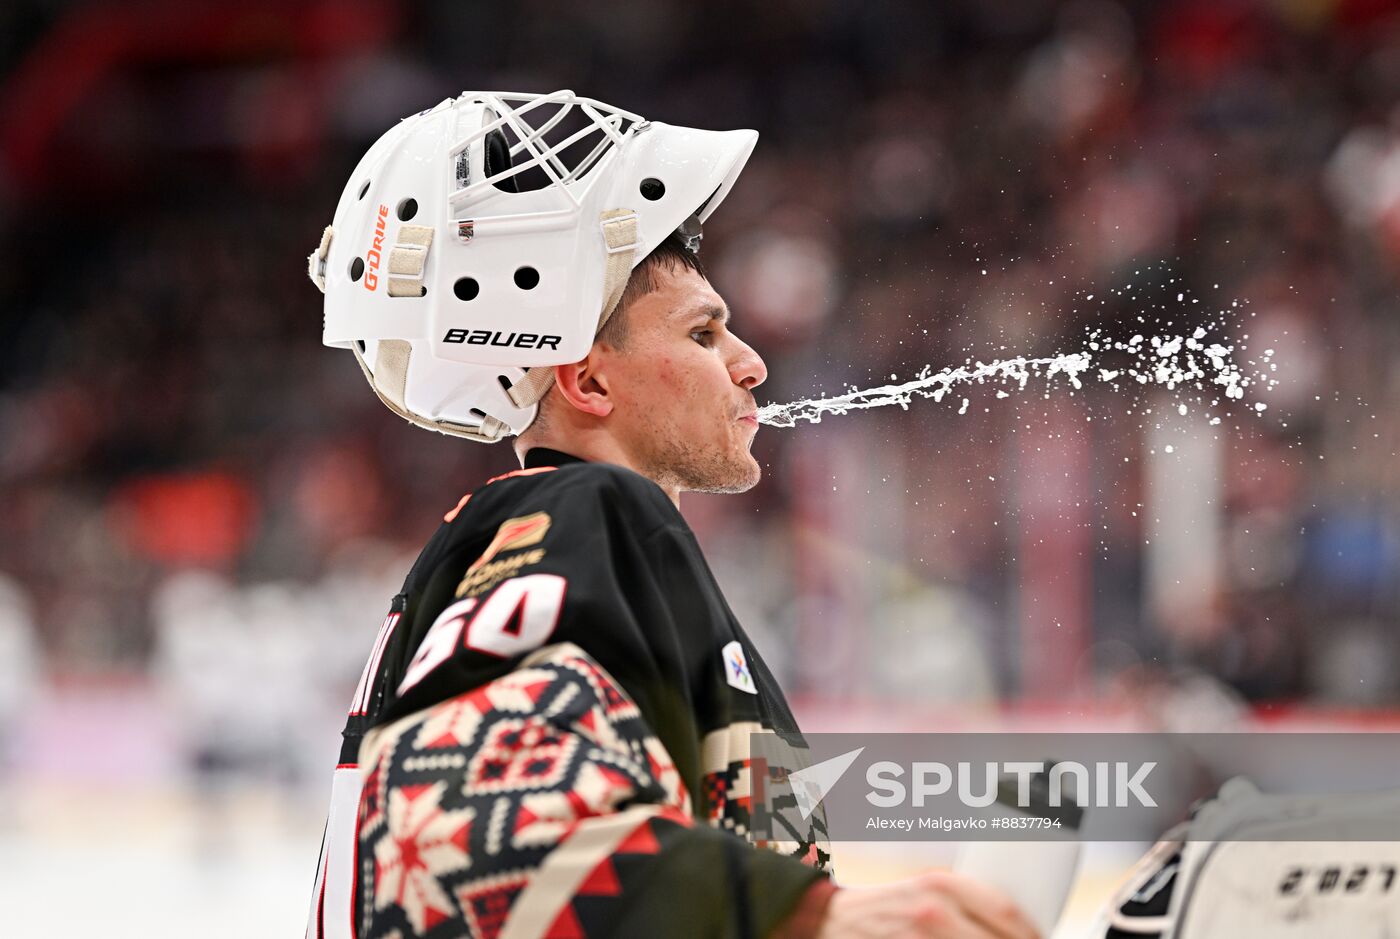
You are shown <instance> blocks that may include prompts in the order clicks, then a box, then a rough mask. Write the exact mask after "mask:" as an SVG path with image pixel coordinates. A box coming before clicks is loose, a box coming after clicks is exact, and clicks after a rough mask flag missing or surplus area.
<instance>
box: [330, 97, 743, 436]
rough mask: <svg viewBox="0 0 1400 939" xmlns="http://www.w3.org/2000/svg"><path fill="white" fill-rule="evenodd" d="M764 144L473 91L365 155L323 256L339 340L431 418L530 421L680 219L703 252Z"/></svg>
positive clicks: (377, 385) (464, 423)
mask: <svg viewBox="0 0 1400 939" xmlns="http://www.w3.org/2000/svg"><path fill="white" fill-rule="evenodd" d="M757 140H758V134H757V133H756V132H755V131H751V130H732V131H709V130H696V129H693V128H689V127H676V126H672V125H668V124H662V123H660V122H649V121H646V120H643V119H642V118H641V117H639V116H638V115H636V114H631V113H629V112H627V111H622V110H620V109H618V108H614V107H611V106H609V105H606V104H602V103H600V102H598V101H593V100H591V99H588V98H580V97H578V96H577V95H575V94H574V93H573V92H570V91H559V92H555V93H553V94H548V95H532V94H510V93H502V92H489V93H488V92H466V93H463V94H462V95H460V96H459V97H457V98H455V99H448V100H446V101H443V102H442V103H441V104H439V105H437V106H436V107H434V108H430V109H429V110H426V111H423V112H421V113H419V114H416V115H414V116H412V117H408V118H405V119H404V120H403V121H401V122H400V123H399V124H398V125H397V126H396V127H394V128H393V129H391V130H390V131H389V132H388V133H386V134H384V136H382V137H380V138H379V140H378V141H376V142H375V144H374V145H373V146H372V147H370V149H369V152H368V153H366V154H365V156H364V158H363V159H361V160H360V162H359V165H358V166H356V167H355V171H354V173H352V174H351V176H350V180H349V182H348V183H347V184H346V186H345V190H344V192H342V193H341V196H340V202H339V204H338V205H337V206H336V210H335V219H334V221H333V222H332V224H331V226H330V227H329V228H327V229H326V231H325V234H324V235H323V236H322V238H321V244H320V246H319V247H318V248H317V250H316V251H315V252H314V253H312V255H311V257H310V259H309V273H310V275H311V279H312V281H314V282H315V283H316V285H317V286H318V287H319V288H320V289H321V290H322V291H323V292H324V293H325V325H324V331H323V336H322V338H323V341H324V342H325V344H326V345H328V346H333V347H336V348H342V349H350V350H351V351H353V352H354V354H355V356H356V358H357V359H358V360H359V362H360V365H361V367H362V368H363V370H364V372H365V377H366V378H368V379H369V382H370V385H371V387H372V388H373V389H374V391H375V393H376V394H377V395H378V396H379V397H380V399H381V400H382V401H383V402H384V403H385V404H386V405H388V406H389V407H390V409H392V410H393V411H394V412H395V413H397V414H399V415H400V416H401V417H404V418H405V419H407V420H409V421H412V422H413V423H415V424H418V425H419V426H421V427H426V428H428V429H431V430H437V431H441V432H442V433H448V434H455V435H457V436H462V437H468V438H471V439H473V440H482V441H486V442H494V441H496V440H499V439H501V438H502V437H504V436H506V435H508V434H513V433H520V432H521V431H523V430H524V429H525V428H526V427H528V426H529V424H530V422H531V421H532V420H534V417H535V414H536V412H537V411H538V408H539V404H538V402H539V400H540V398H541V397H542V396H543V395H544V393H545V392H546V391H547V390H548V388H549V385H550V383H551V381H552V378H553V372H552V366H555V365H561V364H565V363H568V362H576V361H578V360H579V359H581V358H583V357H584V356H585V355H586V354H587V353H588V349H589V347H590V346H591V345H592V343H593V339H594V337H595V336H596V335H597V332H598V330H599V329H600V328H601V327H602V324H603V322H605V321H606V319H607V317H608V316H609V315H611V313H612V311H613V309H614V308H615V307H616V305H617V301H618V299H619V298H620V297H621V295H622V290H623V288H624V287H625V286H626V284H627V278H628V276H629V274H630V272H631V270H632V268H633V267H634V266H635V265H636V264H638V263H640V262H641V260H642V259H643V258H645V257H646V256H647V254H648V253H650V252H651V250H652V249H653V248H655V247H656V246H657V245H658V244H660V243H661V242H662V241H663V240H664V239H665V238H666V237H667V236H669V235H670V234H671V233H673V232H676V231H680V233H681V234H682V235H683V236H685V237H687V238H688V239H690V246H691V248H692V250H695V249H697V248H698V243H699V237H700V223H701V222H703V221H704V220H705V219H706V218H708V217H709V215H710V213H712V212H713V211H714V210H715V207H716V206H717V205H719V203H720V202H721V201H722V200H723V199H724V197H725V195H726V194H727V193H728V192H729V189H730V187H732V186H733V184H734V181H735V179H736V178H737V177H738V175H739V172H740V171H741V170H742V169H743V167H744V163H745V162H746V161H747V160H748V157H749V154H750V153H751V152H752V151H753V147H754V144H755V143H756V142H757Z"/></svg>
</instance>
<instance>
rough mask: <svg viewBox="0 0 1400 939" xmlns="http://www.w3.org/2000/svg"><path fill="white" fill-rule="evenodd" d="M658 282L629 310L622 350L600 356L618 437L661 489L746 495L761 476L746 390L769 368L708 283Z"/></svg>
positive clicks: (689, 277) (688, 275) (681, 275)
mask: <svg viewBox="0 0 1400 939" xmlns="http://www.w3.org/2000/svg"><path fill="white" fill-rule="evenodd" d="M656 283H657V288H656V289H655V290H653V291H652V292H651V293H649V294H647V295H645V296H643V297H640V298H639V299H637V300H635V301H633V303H632V305H631V306H630V307H629V308H628V310H627V311H626V316H627V341H626V342H625V343H624V348H623V349H622V350H612V349H608V348H606V347H604V349H602V350H601V351H602V353H603V355H605V356H607V358H608V360H609V361H608V369H607V370H608V372H609V374H610V375H611V376H612V379H613V380H612V381H611V382H610V385H611V387H610V389H609V392H610V395H611V396H612V397H613V400H614V405H615V411H614V417H615V418H616V419H617V420H618V424H616V425H615V427H616V429H617V432H618V433H619V435H620V436H621V437H622V439H623V441H624V443H625V445H626V446H627V447H628V449H629V451H630V452H631V454H632V455H633V457H634V459H635V460H636V463H637V469H638V470H639V471H641V472H643V473H644V474H645V475H647V476H649V477H650V478H651V479H654V480H656V481H657V482H658V483H660V484H661V485H662V486H663V488H675V489H678V490H681V491H692V492H743V491H744V490H746V489H751V488H753V487H754V486H755V485H756V484H757V483H758V480H759V478H760V476H761V475H762V470H760V469H759V466H758V461H757V460H755V459H754V458H753V456H752V454H750V453H749V447H750V445H751V444H752V443H753V438H754V435H755V434H756V433H757V432H758V421H757V419H756V418H755V417H754V412H755V410H756V405H755V403H754V396H753V391H752V389H753V388H754V387H756V386H758V385H760V384H762V383H763V380H764V379H765V378H767V377H768V369H767V367H766V366H765V365H764V364H763V359H761V358H759V356H758V353H756V352H754V350H753V349H751V348H749V346H748V345H747V344H746V343H744V342H743V341H742V340H741V339H740V338H739V337H738V336H736V335H735V334H734V333H733V332H732V331H730V329H729V326H728V322H727V321H728V319H729V310H728V308H727V307H726V306H725V303H724V300H722V299H721V298H720V296H719V294H717V293H715V291H714V288H713V287H711V286H710V283H709V281H707V280H706V279H705V278H703V277H701V276H700V275H699V274H697V273H695V272H694V271H691V270H684V269H682V270H676V271H672V270H669V269H667V268H665V267H662V268H661V269H659V270H657V271H656Z"/></svg>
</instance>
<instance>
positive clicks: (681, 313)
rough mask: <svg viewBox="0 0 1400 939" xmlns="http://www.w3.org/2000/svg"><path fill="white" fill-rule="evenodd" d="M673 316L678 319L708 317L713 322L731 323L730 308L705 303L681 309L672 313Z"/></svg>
mask: <svg viewBox="0 0 1400 939" xmlns="http://www.w3.org/2000/svg"><path fill="white" fill-rule="evenodd" d="M671 315H672V316H673V317H675V318H676V319H690V318H691V317H692V316H708V317H709V318H710V319H712V320H719V321H720V323H721V324H724V323H728V322H729V307H727V306H725V305H724V304H722V303H721V304H718V305H716V304H713V303H703V304H700V305H698V306H688V307H681V308H680V309H679V310H673V311H671Z"/></svg>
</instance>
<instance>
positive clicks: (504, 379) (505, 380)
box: [496, 375, 512, 391]
mask: <svg viewBox="0 0 1400 939" xmlns="http://www.w3.org/2000/svg"><path fill="white" fill-rule="evenodd" d="M496 381H498V382H500V383H501V387H502V388H504V389H505V390H506V391H510V386H511V384H512V382H511V380H510V378H509V377H508V376H506V375H497V376H496Z"/></svg>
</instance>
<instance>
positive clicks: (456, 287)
mask: <svg viewBox="0 0 1400 939" xmlns="http://www.w3.org/2000/svg"><path fill="white" fill-rule="evenodd" d="M452 292H453V293H454V294H456V295H457V299H458V300H475V299H476V295H477V294H479V293H481V285H480V284H478V283H477V282H476V278H475V277H459V278H457V282H456V283H455V284H453V285H452Z"/></svg>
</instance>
